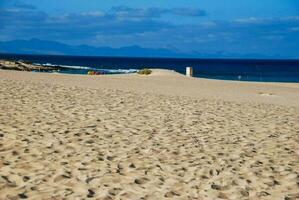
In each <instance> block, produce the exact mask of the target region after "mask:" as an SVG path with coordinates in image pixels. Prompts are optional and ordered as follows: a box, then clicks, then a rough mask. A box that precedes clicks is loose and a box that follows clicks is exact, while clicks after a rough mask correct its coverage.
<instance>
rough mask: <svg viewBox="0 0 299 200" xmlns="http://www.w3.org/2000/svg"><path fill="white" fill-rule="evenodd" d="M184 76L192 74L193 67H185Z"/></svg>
mask: <svg viewBox="0 0 299 200" xmlns="http://www.w3.org/2000/svg"><path fill="white" fill-rule="evenodd" d="M186 76H189V77H191V76H193V68H192V67H186Z"/></svg>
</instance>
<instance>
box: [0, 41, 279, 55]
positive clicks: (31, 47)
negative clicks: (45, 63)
mask: <svg viewBox="0 0 299 200" xmlns="http://www.w3.org/2000/svg"><path fill="white" fill-rule="evenodd" d="M0 53H12V54H45V55H73V56H79V55H80V56H127V57H174V58H279V56H277V55H275V56H264V55H259V54H250V55H236V54H227V53H224V52H217V53H214V54H203V53H199V52H195V51H193V52H190V53H182V52H178V51H177V50H172V49H166V48H143V47H140V46H128V47H121V48H111V47H93V46H88V45H79V46H71V45H67V44H64V43H60V42H54V41H46V40H39V39H31V40H12V41H2V42H1V41H0Z"/></svg>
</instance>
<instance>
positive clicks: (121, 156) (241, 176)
mask: <svg viewBox="0 0 299 200" xmlns="http://www.w3.org/2000/svg"><path fill="white" fill-rule="evenodd" d="M28 74H29V73H28ZM128 76H131V75H128ZM92 78H94V77H92ZM139 78H140V77H137V79H139ZM146 78H150V77H146ZM64 79H65V80H67V78H64ZM69 81H70V83H72V81H73V80H72V79H70V80H69ZM81 83H82V82H81ZM70 85H71V84H70ZM70 85H69V84H66V85H65V86H62V85H61V84H56V83H50V82H47V81H45V82H44V83H41V82H39V84H37V81H35V80H23V79H22V80H18V77H14V78H11V79H10V78H9V77H6V78H5V79H0V86H1V87H0V110H1V112H0V157H1V159H0V199H25V198H27V199H64V198H65V199H296V198H299V193H298V182H299V178H298V177H299V154H298V153H297V152H298V150H299V149H298V142H299V109H298V108H297V107H295V106H283V105H279V104H275V103H274V104H271V103H257V102H251V101H248V102H242V101H240V102H239V101H227V100H220V99H211V98H209V96H208V97H203V98H198V97H196V96H189V97H188V96H178V95H168V93H166V94H160V93H159V92H156V93H155V91H154V92H148V93H140V92H139V91H138V90H136V91H135V92H133V91H130V90H121V89H117V88H109V87H108V88H96V87H85V86H84V85H80V86H76V84H75V86H70ZM265 91H266V90H265Z"/></svg>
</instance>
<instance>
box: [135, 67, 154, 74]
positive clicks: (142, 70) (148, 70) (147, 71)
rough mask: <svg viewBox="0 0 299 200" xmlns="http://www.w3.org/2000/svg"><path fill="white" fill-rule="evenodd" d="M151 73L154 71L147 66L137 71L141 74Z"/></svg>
mask: <svg viewBox="0 0 299 200" xmlns="http://www.w3.org/2000/svg"><path fill="white" fill-rule="evenodd" d="M151 73H152V70H150V69H147V68H144V69H141V70H139V71H138V72H137V74H141V75H149V74H151Z"/></svg>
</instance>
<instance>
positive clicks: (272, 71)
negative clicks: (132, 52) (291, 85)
mask: <svg viewBox="0 0 299 200" xmlns="http://www.w3.org/2000/svg"><path fill="white" fill-rule="evenodd" d="M0 58H1V59H13V60H24V61H30V62H32V63H36V64H43V65H59V66H62V67H63V70H61V71H60V72H61V73H70V74H87V72H88V71H90V70H95V71H99V72H101V73H103V74H119V73H133V72H136V71H137V70H138V69H141V68H162V69H169V70H175V71H177V72H179V73H182V74H185V70H186V67H187V66H190V67H193V70H194V76H195V77H199V78H209V79H222V80H238V81H262V82H297V83H299V60H262V59H190V58H186V59H184V58H132V57H88V56H54V55H15V54H0Z"/></svg>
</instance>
